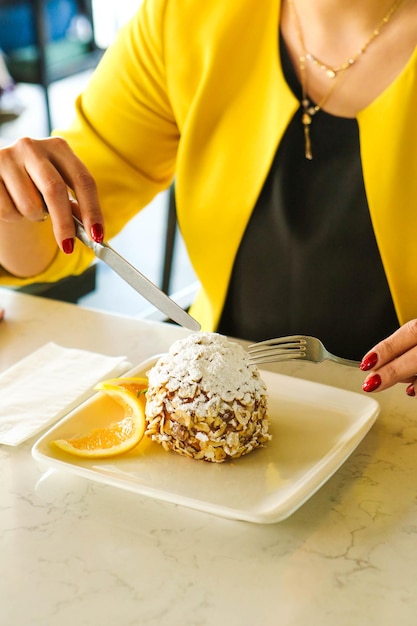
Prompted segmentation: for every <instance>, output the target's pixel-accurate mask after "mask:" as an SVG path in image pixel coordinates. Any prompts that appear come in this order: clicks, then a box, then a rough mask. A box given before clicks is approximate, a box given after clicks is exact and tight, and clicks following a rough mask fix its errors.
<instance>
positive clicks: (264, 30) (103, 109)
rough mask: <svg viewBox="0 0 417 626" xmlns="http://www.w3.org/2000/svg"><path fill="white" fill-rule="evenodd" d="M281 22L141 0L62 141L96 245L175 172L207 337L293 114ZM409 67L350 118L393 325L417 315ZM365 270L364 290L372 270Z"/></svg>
mask: <svg viewBox="0 0 417 626" xmlns="http://www.w3.org/2000/svg"><path fill="white" fill-rule="evenodd" d="M279 12H280V0H262V2H258V0H239V1H238V2H234V1H229V2H227V1H225V0H211V1H210V2H202V1H201V0H144V2H143V3H142V5H141V7H140V9H139V11H138V13H137V14H136V16H135V17H134V18H133V19H132V20H131V21H130V23H129V24H128V25H126V27H124V28H123V29H122V30H121V32H120V34H119V36H118V39H117V41H116V43H115V45H114V46H113V47H112V48H111V50H109V51H108V52H107V53H106V54H105V56H104V59H103V61H102V63H101V64H100V66H99V68H98V69H97V70H96V72H95V73H94V75H93V79H92V81H91V83H90V85H89V87H88V88H87V89H86V91H85V92H84V93H83V94H82V95H81V96H80V97H79V98H78V101H77V112H76V118H75V121H74V123H73V124H72V126H71V127H70V128H69V129H68V130H66V131H61V132H60V133H59V134H61V135H63V136H64V137H66V138H67V140H68V141H69V143H70V144H71V146H72V147H73V149H74V150H75V152H76V153H77V154H78V155H79V156H80V157H81V159H82V160H83V161H84V162H85V163H86V165H87V166H88V167H89V169H90V170H91V172H92V173H93V175H94V176H95V178H96V181H97V184H98V188H99V194H100V199H101V203H102V207H103V210H104V213H105V218H106V229H107V231H106V234H107V237H112V236H113V235H115V234H116V233H117V232H118V231H119V230H120V229H121V228H122V227H123V226H124V224H125V223H126V221H127V220H128V219H129V218H131V217H132V216H133V215H134V214H135V213H136V212H137V211H138V210H140V209H141V208H142V207H143V206H145V205H146V204H147V203H148V202H149V201H150V200H151V198H152V197H153V196H154V195H155V194H156V193H158V192H159V191H161V190H162V189H164V188H166V187H167V186H169V184H170V183H171V181H172V179H173V176H174V174H175V177H176V191H177V209H178V220H179V225H180V228H181V231H182V235H183V237H184V241H185V243H186V246H187V249H188V253H189V256H190V259H191V262H192V264H193V267H194V270H195V272H196V274H197V276H198V278H199V280H200V281H201V285H202V289H201V293H200V294H199V296H198V297H197V300H196V302H195V304H194V305H193V308H192V311H191V313H192V314H193V315H195V317H197V318H198V319H199V321H200V322H201V324H202V327H203V329H206V330H212V329H214V328H215V327H216V324H217V322H218V319H219V316H220V313H221V310H222V306H223V302H224V298H225V295H226V292H227V286H228V281H229V277H230V273H231V270H232V266H233V261H234V258H235V255H236V251H237V249H238V246H239V242H240V241H241V238H242V236H243V233H244V230H245V227H246V225H247V223H248V220H249V217H250V214H251V211H252V209H253V207H254V204H255V202H256V199H257V197H258V195H259V192H260V190H261V188H262V186H263V183H264V180H265V178H266V176H267V173H268V171H269V168H270V165H271V163H272V160H273V157H274V154H275V152H276V149H277V146H278V145H279V142H280V140H281V137H282V135H283V133H284V132H285V129H286V127H287V125H288V123H289V121H290V120H291V118H292V116H293V115H294V112H295V111H296V110H297V108H298V106H299V103H298V101H297V100H296V99H295V97H294V96H293V94H292V92H291V91H290V90H289V88H288V86H287V84H286V82H285V79H284V77H283V73H282V68H281V65H280V59H279V49H278V28H279V26H278V25H279ZM416 69H417V50H416V51H415V52H414V54H413V55H412V57H411V58H410V60H409V62H408V64H407V65H406V67H405V68H404V69H403V71H402V72H401V74H400V75H399V76H398V77H397V78H396V80H395V81H394V82H393V83H392V84H391V85H390V87H389V88H388V89H386V90H385V91H384V93H382V94H381V95H380V96H379V97H378V98H377V99H376V100H375V101H374V102H373V103H372V104H371V105H370V106H368V107H367V108H366V109H365V110H363V111H361V113H360V114H359V115H358V118H357V119H358V123H359V129H360V145H361V157H362V163H363V171H364V179H365V188H366V193H367V198H368V203H369V208H370V213H371V217H372V222H373V226H374V230H375V234H376V238H377V242H378V246H379V249H380V253H381V256H382V261H383V264H384V267H385V271H386V275H387V278H388V282H389V286H390V289H391V293H392V297H393V300H394V303H395V307H396V311H397V314H398V317H399V320H400V322H401V323H402V322H404V321H406V320H407V319H410V318H412V317H417V115H416V113H415V111H416V105H417V75H416ZM300 148H301V147H300ZM140 245H141V242H140V241H138V246H140ZM358 254H360V242H358ZM90 260H91V257H90V256H89V252H88V251H87V250H84V249H83V247H82V246H80V245H79V244H78V243H77V246H76V250H75V253H74V254H73V255H72V258H71V257H67V256H65V255H63V254H61V253H60V254H58V256H57V258H56V260H55V262H54V263H53V264H52V266H51V267H50V268H49V269H48V271H47V272H45V273H44V274H43V275H41V276H40V277H37V278H38V279H39V280H56V279H57V278H59V277H60V276H62V274H63V272H66V273H68V269H69V270H70V271H72V272H74V271H76V272H80V271H82V270H83V269H84V268H85V267H86V264H87V263H88V262H89V261H90ZM254 262H256V259H254ZM363 271H364V272H366V273H367V274H368V276H369V288H370V289H372V275H373V268H372V267H365V266H364V268H363ZM9 280H11V279H9ZM4 281H7V278H6V279H4ZM13 282H14V283H16V282H17V281H16V280H14V281H13ZM20 282H22V281H20ZM361 306H366V303H362V304H361ZM358 315H360V308H359V309H358Z"/></svg>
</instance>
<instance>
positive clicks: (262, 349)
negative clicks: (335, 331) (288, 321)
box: [248, 335, 360, 367]
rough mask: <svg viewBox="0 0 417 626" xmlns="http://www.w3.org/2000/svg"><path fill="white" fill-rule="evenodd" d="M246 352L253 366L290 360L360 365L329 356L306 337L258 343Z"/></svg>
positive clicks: (318, 344)
mask: <svg viewBox="0 0 417 626" xmlns="http://www.w3.org/2000/svg"><path fill="white" fill-rule="evenodd" d="M248 352H249V361H250V362H251V363H253V364H254V365H259V364H260V363H276V362H278V361H291V360H292V359H305V360H306V361H313V362H314V363H321V362H322V361H326V360H327V361H335V362H336V363H342V364H343V365H351V366H353V367H359V364H360V362H359V361H351V360H350V359H343V358H342V357H339V356H335V355H334V354H331V353H330V352H329V351H328V350H326V348H325V347H324V345H323V344H322V342H321V341H320V340H319V339H317V338H316V337H309V336H307V335H290V336H288V337H278V338H277V339H267V340H266V341H259V342H258V343H254V344H252V345H250V346H249V347H248Z"/></svg>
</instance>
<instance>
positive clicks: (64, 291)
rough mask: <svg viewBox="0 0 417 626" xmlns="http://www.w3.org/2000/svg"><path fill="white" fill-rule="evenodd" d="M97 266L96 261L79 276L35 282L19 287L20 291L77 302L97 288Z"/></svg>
mask: <svg viewBox="0 0 417 626" xmlns="http://www.w3.org/2000/svg"><path fill="white" fill-rule="evenodd" d="M96 268H97V266H96V264H95V263H94V264H93V265H90V267H89V268H88V269H87V270H85V272H83V273H82V274H80V275H79V276H68V277H67V278H63V279H62V280H59V281H57V282H56V283H34V284H32V285H27V286H26V287H19V289H18V291H21V292H22V293H30V294H32V295H34V296H42V297H43V298H52V299H54V300H62V301H63V302H71V303H73V304H76V303H77V302H78V300H79V299H80V298H82V297H83V296H86V295H87V294H88V293H91V292H92V291H94V289H95V288H96V273H97V272H96Z"/></svg>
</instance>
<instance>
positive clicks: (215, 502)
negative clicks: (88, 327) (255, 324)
mask: <svg viewBox="0 0 417 626" xmlns="http://www.w3.org/2000/svg"><path fill="white" fill-rule="evenodd" d="M155 360H156V359H155V358H153V359H149V360H148V361H146V362H144V363H142V364H140V365H139V366H138V367H136V368H135V369H134V370H131V372H129V373H128V374H126V375H134V376H141V375H144V374H145V372H147V371H148V370H149V369H150V367H152V365H153V364H154V363H155ZM261 376H262V378H263V380H264V381H265V383H266V385H267V389H268V396H269V413H270V417H271V430H270V432H271V434H272V440H271V441H270V442H269V443H268V445H267V446H266V447H265V448H262V449H259V450H255V451H254V452H252V453H250V454H248V455H247V456H244V457H241V458H240V459H236V460H235V461H232V462H230V461H229V462H225V463H220V464H215V463H207V462H205V461H194V460H192V459H187V458H185V457H181V456H179V455H178V454H175V453H173V452H166V451H165V450H164V449H163V448H162V446H160V445H158V444H156V443H154V442H152V441H150V440H149V439H147V438H144V439H143V440H142V442H141V443H140V444H139V445H138V446H137V447H136V448H135V449H134V450H132V451H130V452H128V453H126V454H124V455H121V456H118V457H113V458H110V459H95V460H85V459H82V458H78V457H76V456H72V455H69V454H66V453H65V452H63V451H60V450H59V449H58V448H57V447H55V446H54V445H51V442H52V441H54V440H55V439H61V438H68V437H74V436H77V435H79V434H81V433H83V432H86V431H88V430H90V428H95V427H97V426H103V421H104V420H105V423H107V420H108V423H110V422H112V421H114V420H115V419H120V418H121V417H122V413H121V411H122V409H121V408H120V407H119V405H117V404H116V403H115V402H114V401H113V400H111V399H110V398H109V397H108V396H105V395H103V394H102V393H96V394H94V395H93V396H92V397H91V398H90V399H89V400H87V401H86V402H84V403H83V404H81V405H80V406H79V407H78V408H76V409H75V410H73V411H71V413H69V414H68V415H67V416H66V417H65V418H64V419H62V420H61V421H60V422H58V423H57V424H56V425H55V426H54V427H53V428H51V429H50V430H49V431H48V432H47V433H46V434H44V435H43V436H42V437H41V438H40V439H39V440H38V441H37V443H36V444H35V445H34V447H33V449H32V454H33V457H34V458H35V459H36V460H37V461H40V462H41V463H42V464H46V465H47V466H49V467H51V466H52V467H54V468H56V469H61V470H64V471H67V472H72V473H73V474H78V475H80V476H84V477H85V478H90V479H92V480H95V481H98V482H101V483H106V484H108V485H113V486H115V487H119V488H122V489H127V490H129V491H133V492H136V493H138V494H141V495H145V496H149V497H152V498H157V499H159V500H165V501H168V502H172V503H175V504H180V505H183V506H187V507H191V508H194V509H198V510H200V511H205V512H208V513H212V514H215V515H220V516H223V517H227V518H231V519H239V520H246V521H250V522H257V523H263V524H266V523H273V522H278V521H281V520H283V519H285V518H287V517H288V516H290V515H291V514H292V513H294V511H296V510H297V509H298V508H299V507H300V506H301V505H302V504H303V503H304V502H305V501H306V500H308V498H310V497H311V496H312V495H313V494H314V493H315V492H316V491H317V490H318V489H319V488H320V487H321V485H323V483H324V482H326V480H328V479H329V478H330V476H332V474H334V472H335V471H336V470H337V469H338V468H339V467H340V466H341V464H342V463H343V462H344V461H345V460H346V459H347V458H348V457H349V455H350V454H351V453H352V452H353V450H354V449H355V448H356V447H357V445H358V444H359V443H360V441H361V440H362V439H363V437H364V436H365V435H366V433H367V432H368V431H369V429H370V428H371V426H372V425H373V423H374V422H375V420H376V418H377V416H378V414H379V405H378V403H377V402H376V401H375V400H374V399H372V398H369V397H366V396H364V395H362V394H359V393H354V392H352V391H345V390H342V389H337V388H335V387H329V386H327V385H322V384H318V383H314V382H310V381H305V380H302V379H298V378H293V377H290V376H284V375H281V374H275V373H272V372H267V371H264V370H262V371H261Z"/></svg>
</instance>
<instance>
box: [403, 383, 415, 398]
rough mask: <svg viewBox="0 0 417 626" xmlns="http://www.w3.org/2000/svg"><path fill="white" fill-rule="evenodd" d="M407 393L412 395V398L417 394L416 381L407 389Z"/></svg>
mask: <svg viewBox="0 0 417 626" xmlns="http://www.w3.org/2000/svg"><path fill="white" fill-rule="evenodd" d="M405 393H406V394H407V396H410V398H413V397H414V396H415V395H416V392H415V389H414V383H410V384H409V385H408V387H407V389H406V390H405Z"/></svg>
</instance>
